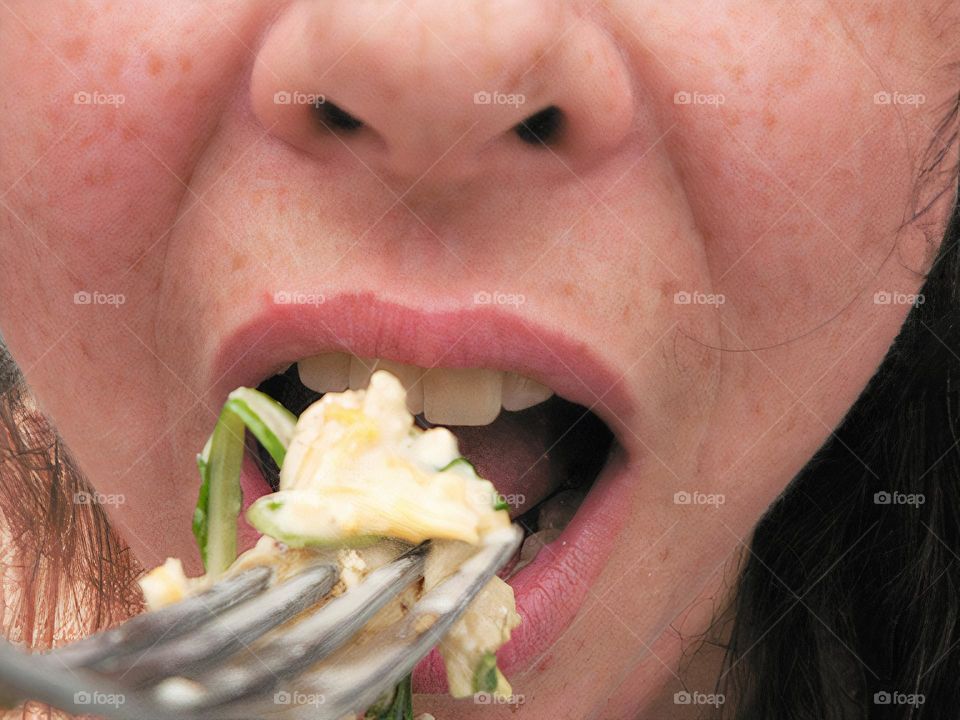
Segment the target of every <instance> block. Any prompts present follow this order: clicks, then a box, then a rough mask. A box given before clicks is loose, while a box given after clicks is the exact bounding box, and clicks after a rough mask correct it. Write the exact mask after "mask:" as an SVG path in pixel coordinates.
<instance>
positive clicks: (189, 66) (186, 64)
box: [177, 55, 193, 73]
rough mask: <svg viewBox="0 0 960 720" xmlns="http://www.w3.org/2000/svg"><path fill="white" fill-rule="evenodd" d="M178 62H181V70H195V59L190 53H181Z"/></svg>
mask: <svg viewBox="0 0 960 720" xmlns="http://www.w3.org/2000/svg"><path fill="white" fill-rule="evenodd" d="M177 62H179V63H180V72H183V73H188V72H190V71H191V70H193V60H191V59H190V56H189V55H180V56H179V57H178V58H177Z"/></svg>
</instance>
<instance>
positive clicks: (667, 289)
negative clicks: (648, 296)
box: [660, 280, 680, 301]
mask: <svg viewBox="0 0 960 720" xmlns="http://www.w3.org/2000/svg"><path fill="white" fill-rule="evenodd" d="M679 291H680V286H679V285H678V284H677V283H676V281H674V280H666V281H665V282H662V283H660V297H662V298H667V299H669V300H671V301H672V300H673V296H674V295H676V294H677V293H678V292H679Z"/></svg>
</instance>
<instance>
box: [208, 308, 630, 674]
mask: <svg viewBox="0 0 960 720" xmlns="http://www.w3.org/2000/svg"><path fill="white" fill-rule="evenodd" d="M334 351H342V352H350V353H353V354H355V355H358V356H361V357H381V358H388V359H391V360H395V361H397V362H402V363H408V364H412V365H418V366H420V367H432V366H435V365H439V366H445V367H487V368H493V369H502V370H513V371H515V372H519V373H521V374H523V375H526V376H528V377H531V378H533V379H535V380H537V381H539V382H542V383H544V384H546V385H548V386H549V387H551V388H553V389H554V390H555V391H556V392H557V393H558V394H560V395H561V396H563V397H565V398H566V399H568V400H571V401H573V402H576V403H579V404H581V405H585V406H587V407H594V406H596V407H594V410H595V411H596V412H597V414H598V415H600V416H601V417H603V415H604V412H608V413H609V414H610V415H611V416H612V420H615V419H616V418H618V417H628V416H629V415H630V403H629V400H628V399H627V398H626V397H625V396H624V394H623V393H620V392H618V391H617V390H618V388H617V385H618V382H619V378H618V376H617V375H616V374H614V373H613V372H612V371H611V370H609V369H608V368H607V367H606V366H605V365H603V364H602V363H601V362H600V361H599V360H598V359H597V358H596V357H595V356H593V355H592V353H591V352H590V350H589V348H587V347H586V346H585V345H584V344H583V343H577V342H575V341H572V340H570V339H568V338H567V337H566V336H564V335H562V334H559V333H556V332H554V331H551V330H548V329H544V328H540V327H537V326H536V325H535V324H534V323H532V322H530V321H529V320H526V319H523V318H521V317H520V316H519V315H518V314H517V312H516V311H504V310H502V309H500V308H497V307H491V306H479V307H476V308H470V309H467V310H461V311H449V312H443V313H433V312H427V311H423V310H416V309H411V308H407V307H404V306H401V305H399V304H393V303H385V302H382V301H379V300H377V299H376V298H374V296H373V295H371V294H357V295H342V296H337V297H335V298H329V299H326V301H325V302H323V303H320V304H311V305H291V304H275V303H274V302H273V296H272V295H269V294H268V295H265V297H264V308H263V311H262V312H261V313H260V314H258V315H257V316H256V317H253V318H251V319H250V320H249V321H247V322H246V323H244V324H243V325H241V326H240V327H238V328H237V329H235V330H234V331H233V333H232V334H230V335H229V337H228V338H227V339H226V340H225V341H224V342H223V343H222V345H221V347H220V348H219V350H218V352H217V355H216V358H215V361H214V366H213V368H212V372H213V377H219V378H220V380H219V381H218V383H217V387H216V392H217V394H218V396H220V397H223V396H226V394H227V392H229V391H230V390H232V389H233V388H235V387H237V386H239V385H256V384H257V383H259V382H260V380H262V379H264V378H265V377H267V376H269V375H270V374H271V373H273V372H276V370H277V369H278V368H281V367H283V366H284V365H286V364H289V363H290V362H291V361H294V360H296V359H298V358H302V357H309V356H312V355H317V354H320V353H324V352H334ZM238 358H239V360H238ZM571 368H573V369H575V370H574V371H571ZM599 398H602V399H603V403H602V405H596V403H597V400H598V399H599ZM604 419H605V420H607V422H608V425H610V426H611V427H615V422H613V421H612V420H611V419H608V418H604ZM630 477H631V473H630V472H629V468H628V466H627V462H626V458H625V457H623V455H622V453H617V454H615V456H614V457H613V458H611V461H610V462H609V463H608V466H607V467H606V468H605V469H604V470H603V472H602V473H601V475H600V477H599V478H598V479H597V481H596V483H595V484H594V487H593V488H592V490H591V492H590V494H589V495H588V496H587V499H586V500H585V501H584V504H583V505H582V506H581V508H580V511H579V512H578V513H577V515H576V517H575V518H574V519H573V521H572V522H571V523H570V525H569V526H568V527H567V528H566V529H565V530H564V532H563V534H562V535H561V536H560V537H559V538H558V539H557V540H556V541H554V542H553V543H551V544H550V545H549V546H547V548H545V549H544V550H543V551H541V553H540V554H539V555H538V557H537V559H536V560H535V561H534V562H533V563H532V564H530V565H529V566H527V567H526V568H524V569H523V570H521V571H520V572H519V573H517V574H516V575H515V576H514V577H513V578H511V580H510V585H511V586H513V588H514V593H515V595H516V599H517V609H518V612H519V613H520V615H521V617H522V618H523V622H522V624H521V625H520V627H519V628H517V630H515V631H514V633H513V637H512V639H511V641H510V642H509V643H508V644H507V645H506V646H504V648H503V649H502V650H501V651H500V652H499V653H498V658H499V660H500V665H501V667H502V668H503V670H504V672H505V673H506V674H507V675H508V676H509V675H510V674H511V673H517V672H519V671H521V670H522V669H524V668H525V667H527V666H529V665H530V664H531V663H532V662H535V661H536V660H537V659H538V658H539V657H540V656H542V655H543V654H544V653H545V652H547V651H548V650H549V648H550V646H551V645H553V644H554V643H555V642H556V641H557V639H558V638H559V637H560V636H561V635H562V633H563V631H564V630H565V629H566V628H567V627H568V626H569V624H570V623H571V622H572V621H573V619H574V617H575V616H576V614H577V612H578V611H579V610H580V608H581V607H582V605H583V603H584V601H585V599H586V598H587V596H588V593H589V592H590V588H591V586H592V584H593V583H594V581H595V580H596V578H597V577H598V575H599V574H600V572H601V570H602V569H603V567H604V566H605V564H606V561H607V558H608V557H609V555H610V553H611V551H612V548H613V544H614V542H615V539H616V537H617V536H618V534H619V531H620V529H621V528H622V526H623V524H624V523H625V521H626V519H627V513H628V510H627V509H628V508H629V506H630V503H629V502H625V499H626V498H627V497H629V487H628V481H629V479H630ZM241 484H242V486H243V493H244V509H246V507H248V506H249V504H250V503H252V502H253V501H254V500H255V499H256V498H257V497H260V496H261V495H264V494H266V493H267V492H269V491H270V489H269V487H268V486H267V483H266V482H265V481H264V480H263V478H262V477H261V475H260V473H259V470H258V469H257V467H256V465H255V463H254V462H253V460H252V458H250V457H249V456H248V457H247V458H246V459H245V461H244V469H243V476H242V479H241ZM256 538H257V533H256V531H255V530H254V529H253V528H251V527H249V526H247V525H246V523H245V522H241V538H240V541H241V543H240V545H241V548H246V547H249V546H250V545H252V544H253V543H254V542H255V541H256ZM414 679H415V688H416V690H417V691H418V692H444V691H445V689H446V679H445V672H444V670H443V665H442V661H441V659H440V658H439V656H438V654H437V653H436V651H434V652H433V653H431V655H430V656H428V657H427V658H425V659H424V661H423V662H422V663H420V665H419V666H418V667H417V670H416V672H415V675H414Z"/></svg>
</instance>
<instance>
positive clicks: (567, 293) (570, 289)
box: [560, 282, 576, 297]
mask: <svg viewBox="0 0 960 720" xmlns="http://www.w3.org/2000/svg"><path fill="white" fill-rule="evenodd" d="M560 292H561V294H562V295H563V296H564V297H573V296H574V294H575V293H576V286H575V285H574V284H573V283H572V282H565V283H563V284H562V285H560Z"/></svg>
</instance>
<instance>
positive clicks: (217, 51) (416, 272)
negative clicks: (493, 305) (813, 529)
mask: <svg viewBox="0 0 960 720" xmlns="http://www.w3.org/2000/svg"><path fill="white" fill-rule="evenodd" d="M34 6H35V0H30V1H28V0H6V2H3V3H0V102H2V105H3V109H4V120H3V122H2V123H0V149H2V152H0V193H2V194H0V256H2V257H3V258H4V270H3V272H0V298H2V302H0V331H2V333H3V337H4V339H5V341H6V343H7V344H8V346H9V347H10V350H11V352H12V353H13V355H14V357H15V358H16V360H17V362H18V363H19V365H20V367H21V368H22V369H23V371H24V374H25V378H26V381H27V383H28V384H29V386H30V387H31V389H32V390H33V392H34V393H35V395H36V397H37V399H38V401H39V403H40V405H41V407H42V408H43V410H44V411H45V412H46V413H48V415H49V417H50V418H51V420H52V422H53V423H54V424H55V426H56V428H57V430H58V431H59V433H60V434H61V435H62V437H63V438H64V440H65V442H66V444H67V446H68V447H69V448H70V450H71V452H72V454H73V456H74V457H75V458H76V460H77V462H78V463H79V466H80V468H81V470H82V471H83V472H84V473H85V474H86V476H87V477H88V478H89V479H90V482H91V484H92V485H93V486H94V487H95V488H96V490H97V492H98V493H101V494H102V495H103V496H107V497H110V496H112V497H122V498H124V500H123V502H118V503H114V504H111V505H109V506H108V507H107V511H108V513H109V517H110V519H111V521H112V523H113V526H114V528H115V530H116V532H118V533H119V535H120V536H121V537H122V538H123V539H124V540H125V541H126V542H127V543H128V544H129V545H130V547H131V549H132V551H133V553H134V554H135V556H136V557H137V558H138V559H139V561H140V562H141V563H142V564H143V565H144V566H153V565H156V564H158V563H160V562H162V561H163V559H164V558H165V557H167V556H177V557H182V558H184V559H185V560H186V561H187V565H188V566H189V567H190V569H191V570H192V571H194V572H199V569H200V566H199V560H198V558H197V555H196V550H195V548H194V544H193V538H192V536H191V534H190V527H189V519H190V517H191V514H192V509H193V505H194V503H195V500H196V482H197V480H196V472H195V467H194V453H195V452H196V451H197V450H198V449H199V448H200V446H201V445H202V443H203V440H204V439H205V438H206V436H207V434H208V433H209V431H210V428H211V427H212V425H213V422H214V420H215V418H216V412H217V409H218V408H219V406H220V405H221V404H222V402H223V399H224V397H225V393H226V391H227V390H229V389H230V388H226V387H224V386H223V378H222V377H221V376H220V374H218V373H217V371H216V367H215V360H216V355H217V351H218V348H219V347H220V344H221V343H222V342H223V340H224V338H226V337H228V336H229V335H230V334H231V333H232V332H233V331H235V330H236V329H237V328H238V327H240V326H242V325H243V324H244V323H245V322H246V321H247V320H248V319H249V318H250V317H251V316H252V315H254V314H256V313H258V312H260V311H261V310H262V309H263V305H264V298H269V297H271V296H272V295H273V293H274V292H276V291H278V290H284V289H299V290H306V291H309V292H316V293H322V294H324V295H325V296H328V297H332V296H334V295H336V294H338V293H341V292H343V293H356V292H366V293H373V294H375V295H376V296H377V297H378V298H382V299H383V300H385V301H388V302H392V303H396V304H399V305H403V306H406V307H410V308H414V309H420V310H434V309H443V310H463V311H470V310H473V309H475V307H474V304H473V297H474V294H475V293H477V292H482V291H492V290H497V291H500V292H508V293H518V294H522V295H523V296H524V297H525V298H526V302H525V303H524V304H522V305H519V306H517V307H516V308H514V309H512V310H511V311H512V312H515V313H516V314H518V315H519V316H520V317H521V318H523V319H527V320H530V321H535V322H536V323H537V324H538V326H543V327H547V328H549V329H550V330H551V331H553V332H556V333H558V334H561V335H564V336H566V337H568V338H571V339H574V340H575V341H577V342H578V343H582V344H584V345H586V346H589V347H590V348H591V351H592V353H593V354H594V355H595V356H597V357H598V358H599V359H600V360H601V361H602V362H603V363H604V364H606V365H607V366H608V367H610V368H613V369H615V371H616V372H615V376H616V377H619V378H620V380H619V381H618V383H617V384H616V387H615V388H612V389H611V391H613V392H616V393H622V394H623V395H624V396H625V397H626V398H627V399H628V400H629V403H627V405H628V406H629V408H630V412H629V413H624V414H620V415H618V416H617V417H615V418H614V419H613V421H612V422H611V426H612V429H613V430H614V431H615V432H616V433H617V435H618V440H619V442H620V444H621V445H622V446H623V448H624V451H625V455H626V456H627V458H628V460H629V465H630V471H631V473H632V478H633V482H631V483H630V484H629V489H628V490H627V491H625V492H624V497H623V500H622V501H623V504H624V505H625V506H627V507H629V509H630V512H629V519H628V521H627V523H626V525H625V527H624V528H623V530H622V531H621V533H620V538H619V541H618V542H617V544H616V546H615V548H614V551H613V553H612V555H611V557H610V559H609V561H608V563H607V565H606V567H605V568H604V570H603V571H602V573H601V575H600V577H599V579H598V580H597V581H596V582H594V583H593V585H592V587H591V589H590V593H589V594H588V599H587V602H586V603H585V605H584V607H583V608H582V610H581V612H580V614H579V616H578V617H577V619H576V620H575V621H574V623H573V624H572V625H571V626H570V627H569V628H568V630H567V631H566V632H565V633H564V634H563V635H562V637H561V638H560V640H559V641H557V642H556V643H555V644H554V645H553V646H552V647H551V648H549V649H547V651H546V652H545V653H544V654H543V656H542V657H541V658H540V659H539V660H538V662H536V663H535V664H534V665H533V666H531V667H529V668H528V669H526V670H524V671H522V672H519V673H514V674H513V676H512V677H511V680H512V681H513V684H514V687H515V690H516V692H517V693H521V694H523V696H524V702H523V703H522V704H520V705H519V706H518V708H519V710H516V714H519V715H521V716H523V717H529V718H583V717H604V718H611V719H619V718H625V719H626V718H633V717H636V716H637V714H638V713H639V714H640V715H641V716H646V715H645V714H644V713H653V707H654V703H656V702H657V698H658V697H660V696H662V694H663V691H664V690H663V689H664V688H665V687H673V686H674V685H675V684H676V682H677V681H676V677H675V673H676V670H677V666H678V663H679V660H680V655H681V653H682V650H683V642H682V641H681V637H682V636H692V635H696V634H698V633H701V632H703V630H704V629H705V628H706V627H707V625H708V624H709V621H710V618H711V617H712V614H713V611H714V610H715V609H716V608H715V605H716V602H717V599H718V598H720V597H721V595H722V589H723V586H724V570H725V568H727V566H728V564H729V563H731V562H732V561H733V560H734V559H735V557H736V555H737V554H738V553H739V552H741V551H742V549H743V543H744V542H746V541H747V539H748V537H749V533H750V530H751V528H752V527H753V526H754V525H755V524H756V522H757V519H758V518H759V516H760V515H761V513H762V512H763V511H764V509H765V508H766V507H767V506H768V504H769V503H770V502H771V501H772V500H773V499H774V498H775V497H776V496H777V495H778V494H779V493H780V492H781V491H782V490H783V488H784V487H785V486H786V484H787V483H788V482H789V481H790V479H791V478H792V477H793V476H794V474H795V473H796V472H797V471H798V470H799V469H800V468H801V467H802V466H803V464H804V463H805V462H806V461H807V460H808V459H809V458H810V456H811V455H812V454H813V452H814V451H815V450H816V449H817V447H818V446H819V445H820V444H821V443H822V442H823V440H824V439H825V438H826V437H827V436H828V435H829V433H830V431H831V429H832V428H833V427H835V426H836V424H837V423H838V422H839V420H840V419H841V418H842V416H843V414H844V413H845V411H846V410H847V409H848V408H849V407H850V405H851V404H852V402H853V401H854V400H855V398H856V397H857V395H858V394H859V392H860V390H861V389H862V388H863V386H864V384H865V383H866V382H867V380H868V379H869V377H870V375H871V374H872V373H873V371H874V370H875V369H876V367H877V365H878V363H879V362H880V360H881V358H882V356H883V354H884V352H885V351H886V349H887V348H888V347H889V345H890V343H891V341H892V339H893V337H894V336H895V334H896V332H897V329H898V328H899V326H900V324H901V323H902V321H903V318H904V317H905V315H906V313H907V312H908V310H909V307H910V305H909V302H907V301H904V300H903V299H904V298H906V297H907V296H909V295H911V294H912V293H915V292H916V291H917V289H918V288H919V286H920V284H921V282H922V272H923V270H924V269H925V267H926V265H927V263H928V262H929V259H930V258H931V257H932V255H933V253H934V251H935V249H936V248H935V244H934V243H933V242H931V241H932V240H934V239H935V238H936V236H937V234H938V233H940V232H941V231H942V228H943V218H944V215H945V212H946V210H947V206H948V200H949V198H947V197H939V198H938V199H937V194H938V193H939V192H941V191H942V190H943V186H942V185H940V186H937V185H936V183H932V184H926V183H919V184H918V182H917V178H918V173H919V170H920V168H921V167H922V166H923V163H924V160H925V158H926V157H927V154H928V152H929V151H931V150H932V151H933V152H934V153H935V152H936V148H932V149H931V148H930V147H929V144H930V142H931V140H932V138H933V137H934V134H935V132H934V129H935V128H936V126H937V123H938V122H939V120H940V117H941V116H942V113H943V108H944V107H945V105H946V104H947V103H948V102H949V101H950V99H951V97H955V95H956V91H957V83H956V78H955V76H954V75H955V73H954V75H951V74H950V72H949V69H950V67H951V63H954V62H956V61H958V60H960V49H958V48H957V46H956V44H955V43H954V42H951V41H952V40H954V39H955V37H956V34H955V33H952V32H951V29H953V28H955V27H956V22H957V21H958V19H960V18H958V17H957V15H958V11H957V9H956V8H954V7H951V5H950V4H948V3H945V2H942V0H930V1H928V2H916V3H896V4H892V3H888V2H882V1H880V0H877V1H875V2H874V1H869V2H862V3H840V2H812V3H809V4H797V3H766V2H762V3H761V2H752V1H746V0H721V1H720V2H717V3H712V4H706V5H705V4H703V3H699V2H694V0H680V1H679V2H671V3H663V2H655V1H653V0H641V1H640V2H619V1H617V0H610V1H608V2H601V3H598V4H596V5H591V4H589V3H580V2H547V1H546V0H543V1H542V2H541V1H539V0H538V1H537V2H519V1H518V0H509V1H508V0H501V1H500V2H492V1H491V2H479V1H475V2H467V3H449V2H442V0H415V1H414V0H398V1H397V2H374V1H373V0H350V1H349V2H347V1H345V0H344V1H341V0H332V1H331V2H323V3H320V2H311V1H308V0H300V1H294V0H286V1H282V2H281V1H279V0H276V1H274V0H247V1H239V2H238V1H236V0H233V1H227V0H211V1H209V2H202V3H201V2H193V1H192V0H176V1H175V2H165V3H148V2H128V3H115V2H109V1H107V0H90V1H88V2H71V3H52V2H50V3H45V4H44V10H43V12H42V13H36V12H31V9H32V8H34ZM288 90H301V91H303V92H312V91H314V92H318V93H323V94H324V95H325V96H326V98H327V99H329V100H331V101H334V102H335V103H337V105H338V106H340V107H343V108H346V109H347V110H349V112H350V113H351V114H353V115H355V116H356V117H357V118H360V119H361V120H362V121H363V122H364V128H363V129H362V130H361V131H360V132H356V133H343V132H340V133H333V132H330V131H329V130H327V129H325V128H324V127H322V126H321V125H319V124H318V123H315V122H312V121H311V119H310V117H309V116H308V115H307V114H304V113H298V112H293V111H291V110H292V109H291V108H290V107H289V106H284V105H278V104H277V103H276V102H275V101H274V98H275V97H276V93H277V92H282V91H288ZM478 92H490V93H504V94H510V93H513V94H522V95H523V96H524V102H523V103H522V104H514V105H512V104H509V103H489V104H485V103H477V102H475V101H474V97H475V93H478ZM78 93H80V94H81V95H77V94H78ZM84 93H85V95H84ZM551 105H553V106H556V107H558V108H560V109H561V111H563V113H564V125H563V127H562V129H561V132H560V133H559V135H558V136H557V138H556V139H555V141H552V142H550V143H548V144H547V146H546V147H543V146H540V145H539V144H537V143H534V144H532V145H531V144H525V143H524V142H522V140H521V139H519V138H518V137H517V134H516V133H515V132H513V131H512V128H513V127H514V126H515V125H516V123H518V122H521V121H523V120H524V119H525V118H527V117H529V116H530V115H531V114H533V113H535V112H538V111H540V110H541V109H543V108H545V107H549V106H551ZM293 110H295V108H293ZM398 198H399V199H398ZM931 202H932V203H933V204H932V206H931V207H930V208H929V210H928V211H927V212H925V213H924V214H923V215H922V216H921V217H920V218H919V219H918V220H916V221H913V222H908V221H910V220H911V218H912V217H913V215H914V213H915V211H916V210H917V209H919V208H924V207H926V206H927V205H928V204H930V203H931ZM78 292H86V293H102V294H104V295H107V296H109V295H113V296H122V298H123V302H122V304H116V303H114V304H111V303H109V302H107V303H105V304H98V303H90V304H83V303H80V304H78V303H77V302H75V294H76V293H78ZM711 298H712V299H711ZM885 299H886V301H885ZM685 300H689V301H685ZM456 341H457V338H451V339H450V342H451V343H455V342H456ZM547 351H548V352H549V348H547ZM256 352H257V347H256V344H255V343H254V344H253V345H252V346H251V347H250V348H249V353H251V354H256ZM296 359H297V358H289V360H291V361H292V360H296ZM437 361H438V362H440V364H442V358H440V357H438V358H437ZM571 371H572V372H576V368H573V369H572V370H571ZM597 402H598V403H603V402H604V399H603V398H602V397H598V398H597ZM678 491H687V492H699V493H704V494H717V495H722V496H723V498H724V499H725V500H724V502H723V504H722V505H719V506H714V505H696V504H690V505H684V504H677V503H676V502H675V501H674V497H675V493H677V492H678ZM728 580H729V578H728ZM585 668H589V672H586V671H585ZM705 677H709V674H706V675H705ZM690 689H698V690H700V691H703V692H709V691H710V689H711V688H710V687H706V686H702V685H701V686H699V687H696V688H694V687H693V686H691V688H690ZM417 707H418V710H421V711H428V710H429V711H431V712H434V713H435V714H437V716H438V717H440V718H450V717H456V718H474V717H478V718H479V717H483V718H490V717H513V716H514V712H513V710H514V709H512V708H506V707H500V708H491V707H478V706H474V705H471V704H469V703H467V704H463V703H459V704H453V703H452V701H450V700H449V699H446V698H439V697H438V698H426V697H424V698H418V706H417ZM669 710H670V711H671V712H673V711H678V712H679V710H678V709H677V708H675V707H673V706H671V707H670V708H669ZM681 710H682V708H681ZM657 713H658V714H657V715H652V714H651V715H650V716H651V717H653V716H659V717H662V716H663V715H662V714H660V710H657Z"/></svg>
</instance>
